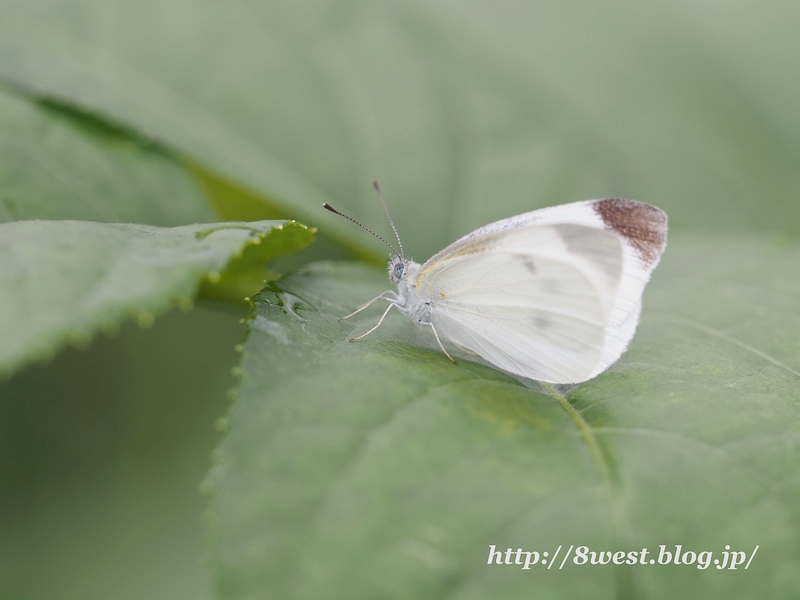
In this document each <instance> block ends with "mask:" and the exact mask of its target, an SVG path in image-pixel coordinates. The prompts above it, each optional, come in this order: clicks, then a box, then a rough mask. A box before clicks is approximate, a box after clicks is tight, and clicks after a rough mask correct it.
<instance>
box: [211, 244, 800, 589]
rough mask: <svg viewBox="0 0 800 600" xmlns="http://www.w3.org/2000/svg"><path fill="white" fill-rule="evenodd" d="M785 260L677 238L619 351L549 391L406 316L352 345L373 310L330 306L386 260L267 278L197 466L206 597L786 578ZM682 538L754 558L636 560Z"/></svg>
mask: <svg viewBox="0 0 800 600" xmlns="http://www.w3.org/2000/svg"><path fill="white" fill-rule="evenodd" d="M797 272H800V249H798V248H797V247H788V248H787V247H784V248H779V247H776V246H774V245H771V244H769V243H766V242H765V241H763V240H760V239H732V238H724V237H723V238H718V239H714V240H708V239H700V238H678V239H673V240H672V241H671V243H670V247H669V248H668V250H667V252H666V255H665V258H664V261H663V263H662V265H661V266H660V267H659V268H658V269H657V270H656V273H655V275H654V280H653V281H652V282H651V284H650V286H649V287H648V289H647V290H646V292H645V298H644V312H643V317H642V323H641V325H640V327H639V330H638V332H637V334H636V336H635V337H634V340H633V342H632V344H631V347H630V349H629V350H628V352H627V353H626V354H624V355H623V357H622V359H621V360H620V361H619V362H618V363H616V364H615V365H614V366H612V368H611V369H610V370H609V371H608V372H606V373H604V374H602V375H601V376H599V377H597V378H596V379H594V380H592V381H589V382H586V383H584V384H580V385H573V386H563V387H561V388H559V389H556V388H548V387H540V386H539V384H535V383H529V384H527V385H523V383H522V382H520V381H517V380H515V379H513V378H511V377H509V376H507V375H505V374H503V373H500V372H498V371H496V370H494V369H492V368H489V367H487V366H483V365H481V364H478V362H475V361H476V359H474V358H472V357H468V356H464V355H461V354H457V356H458V357H459V364H458V365H456V366H454V365H452V364H451V363H450V362H449V361H448V360H447V359H446V358H445V357H444V356H443V355H442V353H441V352H440V351H439V350H438V349H437V347H436V343H435V341H434V340H433V338H432V336H430V332H429V331H427V330H423V329H419V328H415V327H414V326H413V325H412V324H411V323H409V322H408V321H407V320H406V319H405V318H404V317H401V316H398V315H395V316H394V317H388V318H387V321H386V322H385V323H384V325H383V326H382V327H381V328H380V329H379V330H378V331H377V332H375V333H373V334H372V335H371V336H369V337H367V338H366V339H365V340H363V341H361V342H357V343H348V341H347V339H348V338H349V337H351V336H352V335H354V334H357V333H363V332H365V331H366V330H367V329H368V328H369V327H370V326H372V325H373V324H374V323H375V322H376V321H377V318H378V316H379V315H380V310H379V309H378V308H373V309H370V310H366V311H364V312H362V313H359V315H357V316H356V317H354V318H352V319H351V320H348V321H343V322H338V321H337V318H338V317H340V316H342V315H344V314H347V313H348V312H350V311H351V310H352V309H353V308H354V307H355V306H357V305H359V304H361V303H363V302H365V301H366V300H368V299H370V298H372V297H374V296H376V295H377V294H378V293H380V292H381V291H383V290H384V289H386V288H387V287H389V286H388V285H387V281H386V275H385V273H381V272H376V271H372V270H370V269H367V268H365V267H355V266H350V265H341V264H333V263H316V264H313V265H311V266H309V267H308V268H306V269H305V270H303V271H301V272H299V273H297V274H295V275H293V276H291V277H289V278H286V279H284V280H281V281H280V282H278V284H277V285H274V284H273V286H272V287H271V288H270V289H268V290H266V291H264V292H263V293H262V294H261V295H259V297H258V298H257V299H256V303H255V308H254V311H253V313H252V316H251V320H250V334H249V337H248V340H247V342H246V344H245V350H244V362H243V380H242V385H241V390H240V397H239V400H238V402H237V404H236V405H235V407H234V409H233V410H232V412H231V414H230V416H229V419H228V426H229V428H230V432H229V434H228V436H227V439H226V440H225V442H224V443H223V446H222V448H221V452H220V454H219V456H218V460H219V463H218V465H217V466H216V467H215V469H214V471H213V472H212V475H211V478H210V483H209V485H210V487H213V488H214V489H215V490H216V496H215V498H214V501H213V506H214V509H215V511H216V519H215V522H214V525H213V527H212V536H213V541H214V546H215V550H214V561H213V564H214V568H215V577H216V585H217V593H218V595H219V597H220V598H226V599H227V598H272V597H280V598H295V599H300V598H320V597H325V598H348V599H353V598H365V599H366V598H432V599H433V598H435V599H440V598H448V599H452V598H459V599H462V598H463V599H467V598H469V599H473V598H475V599H479V598H480V599H482V598H489V597H492V598H508V599H511V598H531V597H535V598H586V597H591V598H596V599H603V598H619V597H636V598H653V599H661V598H663V599H667V598H678V597H686V598H700V597H703V598H720V599H722V598H725V599H731V598H742V599H744V598H752V597H764V598H783V597H791V596H792V595H796V594H797V593H798V592H800V576H798V573H797V570H796V568H795V565H796V564H797V561H798V558H800V550H798V548H800V544H799V542H800V539H798V527H797V523H798V519H799V518H800V508H798V507H800V483H799V482H800V468H799V467H798V465H800V345H798V343H797V340H798V339H800V314H799V313H798V309H797V302H796V299H797V298H798V297H800V281H798V280H797V279H796V278H789V277H787V276H786V274H787V273H797ZM456 352H457V351H456ZM676 544H680V545H681V546H682V550H681V552H682V555H683V553H685V552H686V551H692V552H695V553H700V552H704V551H711V552H713V553H714V554H713V557H714V558H717V559H722V556H723V555H722V552H723V551H724V550H725V547H726V546H730V547H731V550H732V551H743V552H746V553H747V556H750V554H751V553H752V552H753V550H754V548H755V546H756V545H759V546H760V548H759V550H758V552H757V554H756V556H755V558H754V560H753V562H752V564H751V566H750V568H749V569H748V570H744V568H743V566H741V565H740V566H739V567H738V568H737V569H736V570H730V569H725V570H720V569H717V568H716V566H715V565H714V563H713V562H712V563H711V564H710V566H709V568H708V569H698V568H697V566H696V564H694V565H680V566H678V565H674V564H670V565H658V564H656V565H652V566H651V565H650V564H649V560H650V559H651V558H652V559H653V560H656V561H657V560H658V558H659V550H660V549H659V546H660V545H664V546H665V551H670V552H674V550H675V545H676ZM490 545H495V546H496V548H498V549H500V550H501V551H503V552H505V550H506V549H508V548H511V549H512V555H511V557H512V562H513V560H514V556H515V555H514V554H513V553H514V552H516V550H517V549H518V548H522V549H523V550H526V551H538V552H539V553H540V558H544V554H543V552H548V553H549V554H548V555H549V556H550V557H552V556H553V554H554V553H555V551H556V549H557V548H558V547H559V546H561V556H562V557H563V556H564V555H565V552H566V550H567V548H569V547H570V546H573V554H572V557H574V556H575V555H574V548H575V547H579V546H588V548H589V549H590V550H594V551H596V552H600V551H617V550H621V551H625V552H628V551H640V550H641V549H642V548H648V549H649V552H650V554H649V555H648V556H647V557H646V561H648V562H646V563H645V564H642V565H639V564H637V565H636V566H617V567H615V566H613V565H605V566H591V565H585V566H579V565H575V564H574V562H571V559H570V561H568V562H567V563H566V564H565V566H564V568H563V570H560V569H559V568H557V567H558V565H555V566H554V567H553V568H552V569H550V570H548V569H547V567H546V566H543V565H542V564H538V565H535V566H534V567H532V568H531V569H530V570H523V569H522V568H521V566H519V565H502V566H498V565H494V566H488V565H487V558H488V555H489V548H490ZM523 558H524V557H523ZM687 560H688V557H687ZM559 564H560V561H559Z"/></svg>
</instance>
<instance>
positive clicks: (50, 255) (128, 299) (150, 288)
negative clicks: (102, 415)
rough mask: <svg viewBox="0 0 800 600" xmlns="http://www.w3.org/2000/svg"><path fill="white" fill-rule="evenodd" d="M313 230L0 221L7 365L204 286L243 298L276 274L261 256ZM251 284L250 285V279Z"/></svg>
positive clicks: (3, 363)
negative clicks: (265, 265)
mask: <svg viewBox="0 0 800 600" xmlns="http://www.w3.org/2000/svg"><path fill="white" fill-rule="evenodd" d="M312 237H313V231H312V230H309V229H308V228H306V227H305V226H303V225H299V224H297V223H295V222H293V221H291V222H285V221H258V222H254V223H217V224H210V225H187V226H183V227H175V228H170V229H162V228H158V227H151V226H147V225H125V224H103V223H87V222H82V221H21V222H14V223H6V224H2V225H0V255H2V256H3V260H2V261H0V340H1V341H0V371H1V372H4V373H8V372H10V371H12V370H14V369H17V368H19V367H21V366H23V365H24V364H26V363H28V362H30V361H33V360H39V359H46V358H49V357H50V356H52V355H53V354H54V353H55V352H56V351H58V350H59V349H60V348H61V347H62V346H63V345H64V344H66V343H71V344H74V345H77V346H84V345H87V344H88V343H89V342H90V341H91V338H92V337H93V336H94V334H95V333H96V332H97V331H98V330H103V331H105V332H107V333H113V332H115V331H116V330H117V329H118V328H119V326H120V324H121V323H122V322H123V321H125V320H126V319H128V318H135V319H136V320H137V321H138V322H139V324H140V325H142V326H148V325H150V324H152V322H153V320H154V318H155V316H156V315H157V314H159V313H162V312H164V311H166V310H167V309H169V308H170V307H173V306H175V305H178V306H180V307H182V308H184V309H188V308H190V307H191V305H192V298H193V297H194V296H195V294H196V292H197V290H198V287H199V286H200V284H201V282H202V281H203V280H204V279H205V278H206V277H207V278H208V281H209V283H208V287H209V288H210V291H209V292H208V294H207V295H211V296H216V297H220V296H221V297H225V298H230V297H231V296H233V297H237V296H236V295H237V294H239V295H238V299H239V300H241V299H242V297H243V295H244V293H254V292H255V291H258V290H259V289H260V288H261V287H263V283H264V280H265V279H266V278H269V277H270V274H269V272H267V271H266V270H265V269H264V267H263V263H264V261H265V260H267V259H270V258H272V257H274V256H277V255H280V254H287V253H290V252H294V251H296V250H298V249H300V248H303V247H304V246H307V245H308V244H309V243H310V242H311V240H312ZM248 286H249V287H248Z"/></svg>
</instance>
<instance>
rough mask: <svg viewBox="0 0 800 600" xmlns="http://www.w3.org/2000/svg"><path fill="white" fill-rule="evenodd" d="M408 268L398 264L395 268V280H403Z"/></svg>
mask: <svg viewBox="0 0 800 600" xmlns="http://www.w3.org/2000/svg"><path fill="white" fill-rule="evenodd" d="M405 269H406V266H405V265H404V264H403V263H397V264H396V265H395V266H394V271H393V273H392V274H393V275H394V277H395V279H402V278H403V271H405Z"/></svg>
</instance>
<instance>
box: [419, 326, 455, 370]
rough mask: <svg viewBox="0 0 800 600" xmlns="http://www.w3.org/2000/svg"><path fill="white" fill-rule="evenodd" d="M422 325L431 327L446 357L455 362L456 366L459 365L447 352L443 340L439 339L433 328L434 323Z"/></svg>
mask: <svg viewBox="0 0 800 600" xmlns="http://www.w3.org/2000/svg"><path fill="white" fill-rule="evenodd" d="M420 324H421V325H427V326H428V327H430V328H431V329H432V330H433V335H434V337H435V338H436V342H437V343H438V344H439V348H441V349H442V352H444V355H445V356H446V357H447V358H449V359H450V360H451V361H452V362H453V364H454V365H457V364H458V363H457V362H456V359H455V358H453V357H452V356H450V354H449V353H448V352H447V350H445V349H444V346H443V345H442V340H440V339H439V334H438V333H436V327H434V326H433V323H420Z"/></svg>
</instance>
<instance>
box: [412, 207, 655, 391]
mask: <svg viewBox="0 0 800 600" xmlns="http://www.w3.org/2000/svg"><path fill="white" fill-rule="evenodd" d="M665 235H666V215H664V213H663V212H661V211H660V210H659V209H657V208H655V207H651V206H649V205H646V204H642V203H639V202H634V201H630V200H596V201H587V202H579V203H575V204H570V205H564V206H558V207H553V208H550V209H544V210H540V211H534V212H532V213H527V214H525V215H519V216H517V217H512V218H511V219H506V220H504V221H498V222H497V223H493V224H490V225H487V226H485V227H483V228H481V229H479V230H476V231H475V232H473V233H472V234H469V235H468V236H465V237H464V238H461V239H460V240H458V241H457V242H455V243H454V244H452V245H451V246H448V247H447V248H445V249H444V250H443V251H442V252H440V253H439V254H437V255H435V256H434V257H433V258H431V259H430V260H429V261H428V262H426V263H425V264H423V265H422V266H421V267H420V269H419V271H418V274H417V276H416V280H415V291H416V293H417V296H418V297H419V298H420V299H421V300H423V301H427V302H430V305H431V321H432V322H433V324H434V325H435V326H436V328H437V330H438V331H439V333H440V334H441V335H443V336H444V337H445V338H447V339H449V340H450V341H452V342H455V343H456V344H459V345H461V346H464V347H466V348H469V349H471V350H473V351H475V352H477V353H478V354H480V355H481V356H483V357H484V358H485V359H486V360H488V361H489V362H491V363H493V364H495V365H496V366H498V367H500V368H501V369H504V370H506V371H509V372H512V373H517V374H519V375H523V376H525V377H530V378H532V379H538V380H541V381H548V382H553V383H575V382H579V381H585V380H586V379H590V378H592V377H594V376H596V375H598V374H599V373H601V372H602V371H604V370H605V369H606V368H608V366H610V365H611V364H612V363H613V362H615V361H616V360H617V359H618V358H619V356H620V355H621V354H622V352H624V350H625V348H626V347H627V345H628V343H629V341H630V339H631V337H632V336H633V333H634V331H635V329H636V325H637V324H638V319H639V313H640V311H641V295H642V291H643V289H644V286H645V284H646V283H647V280H648V279H649V277H650V273H651V272H652V269H653V268H654V267H655V265H656V264H657V262H658V259H659V257H660V255H661V252H662V251H663V247H664V245H665V240H666V237H665Z"/></svg>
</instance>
